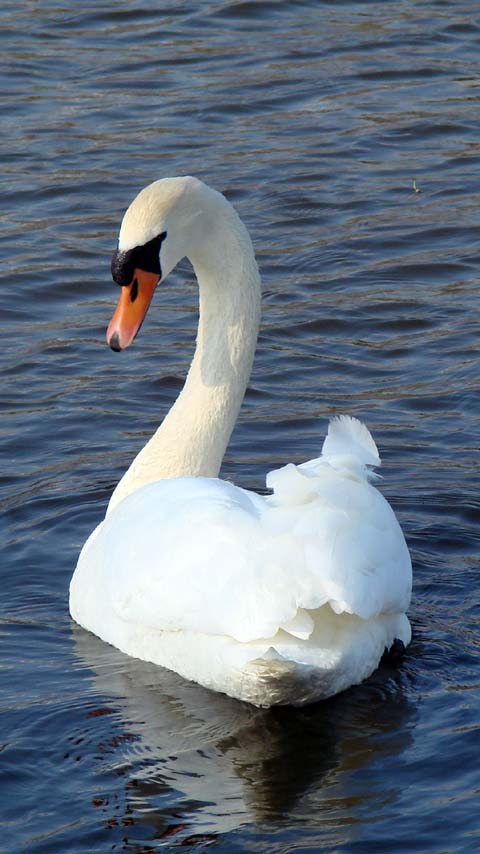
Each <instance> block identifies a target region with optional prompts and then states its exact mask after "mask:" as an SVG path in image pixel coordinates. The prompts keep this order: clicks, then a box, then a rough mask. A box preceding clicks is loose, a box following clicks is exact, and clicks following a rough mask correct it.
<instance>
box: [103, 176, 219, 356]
mask: <svg viewBox="0 0 480 854" xmlns="http://www.w3.org/2000/svg"><path fill="white" fill-rule="evenodd" d="M213 192H214V191H211V190H210V189H209V188H208V187H206V185H205V184H203V183H202V182H201V181H198V180H197V179H196V178H190V177H185V178H163V179H162V180H160V181H155V182H154V183H153V184H150V185H149V186H148V187H145V189H143V190H142V191H141V192H140V193H139V194H138V196H137V197H136V198H135V199H134V200H133V202H132V203H131V205H130V207H129V208H128V210H127V211H126V213H125V216H124V217H123V221H122V225H121V228H120V235H119V239H118V248H117V249H116V251H115V252H114V254H113V258H112V276H113V279H114V281H115V282H116V283H117V285H120V287H121V292H120V299H119V301H118V305H117V308H116V310H115V313H114V315H113V317H112V319H111V321H110V324H109V326H108V329H107V343H108V344H109V345H110V347H111V348H112V350H124V349H125V347H128V346H129V345H130V344H131V343H132V341H133V340H134V338H135V336H136V334H137V332H138V331H139V329H140V327H141V325H142V323H143V320H144V317H145V315H146V313H147V310H148V307H149V305H150V302H151V299H152V297H153V294H154V291H155V288H156V287H157V285H158V283H159V282H161V281H162V280H163V279H164V278H165V277H166V276H167V275H168V274H169V273H170V271H171V270H173V268H174V267H175V265H176V264H177V263H178V262H179V261H180V260H181V258H183V257H184V256H185V254H186V248H187V247H189V246H191V245H192V244H194V243H195V241H196V240H198V238H199V233H200V231H201V229H199V228H198V226H194V223H195V222H196V221H198V220H199V218H200V219H201V214H202V212H203V208H204V206H205V203H206V204H207V207H208V202H209V195H210V194H213ZM219 195H220V194H218V193H215V196H219Z"/></svg>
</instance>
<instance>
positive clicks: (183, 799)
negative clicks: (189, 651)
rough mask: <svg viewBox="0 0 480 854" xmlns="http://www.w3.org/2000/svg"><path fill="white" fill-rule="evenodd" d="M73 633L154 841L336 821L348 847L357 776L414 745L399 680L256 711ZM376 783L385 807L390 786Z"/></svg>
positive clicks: (380, 679) (361, 794)
mask: <svg viewBox="0 0 480 854" xmlns="http://www.w3.org/2000/svg"><path fill="white" fill-rule="evenodd" d="M72 630H73V637H74V644H75V652H76V655H77V657H78V659H79V660H80V661H81V663H82V665H86V666H87V667H88V668H89V670H90V671H91V673H92V678H93V683H92V692H93V693H94V694H95V695H96V696H97V697H98V696H99V695H100V696H102V697H103V698H105V699H104V702H105V703H106V704H108V705H110V706H112V707H113V708H114V709H115V711H118V713H119V715H120V718H121V721H120V726H121V727H123V728H124V730H125V732H126V733H128V736H129V737H128V742H125V749H124V754H125V752H126V753H127V755H126V756H125V755H124V754H123V755H122V757H121V761H122V763H123V769H125V776H124V779H125V780H126V790H127V791H128V801H129V803H130V804H131V806H133V808H134V811H135V813H136V814H138V811H140V812H141V813H142V819H141V821H142V824H145V823H147V824H148V825H150V826H151V827H152V826H153V829H154V836H155V837H156V838H159V837H162V836H165V834H166V832H170V831H169V830H168V828H169V827H170V828H171V827H172V816H173V817H174V819H176V818H178V829H179V832H180V831H182V832H183V831H184V829H185V828H186V829H187V831H188V833H190V834H191V833H192V832H193V833H195V834H212V835H217V834H225V833H227V832H229V831H232V830H234V829H236V828H238V827H239V826H241V825H242V824H245V823H248V822H252V821H254V822H265V821H268V822H276V823H281V822H282V820H283V819H284V818H287V817H288V821H289V822H290V823H291V822H292V821H295V822H297V821H300V822H306V823H307V824H309V825H313V826H317V827H318V826H319V825H320V824H321V823H322V822H326V821H330V820H331V819H332V818H335V822H336V823H337V824H338V823H339V824H340V825H342V826H343V831H342V832H345V834H346V836H345V839H344V840H343V841H346V840H347V839H349V838H350V836H349V834H350V832H351V830H350V828H351V826H352V814H353V813H355V811H356V807H357V806H359V805H360V804H361V803H362V802H363V801H364V798H365V795H366V792H365V791H362V790H361V786H360V787H359V780H358V779H356V778H357V777H358V774H357V772H358V771H359V769H360V770H362V769H363V768H367V769H368V766H371V765H373V764H374V763H377V762H378V761H379V760H380V761H381V760H382V758H385V759H388V756H389V755H399V754H401V753H403V752H404V750H405V749H406V748H407V747H408V746H409V744H410V741H411V735H410V733H411V729H412V726H413V724H414V720H415V712H414V707H413V705H412V704H410V703H409V701H408V699H407V697H406V692H405V691H404V690H403V689H402V687H401V681H402V679H405V675H404V674H402V673H401V672H398V671H393V670H391V671H388V670H385V669H384V670H383V671H377V674H376V675H375V676H374V677H373V678H372V679H371V680H369V682H367V683H365V684H363V685H361V686H359V687H358V688H355V689H351V690H350V691H348V692H346V693H345V694H343V695H340V696H338V697H336V698H334V699H332V700H330V701H324V702H323V703H320V704H317V705H316V706H310V707H306V708H303V709H301V710H298V709H296V710H294V709H273V710H272V709H270V710H262V709H256V708H254V707H253V706H249V705H247V704H242V703H240V702H238V701H237V700H232V699H230V698H229V697H226V696H225V695H223V694H216V693H213V692H211V691H208V690H207V689H204V688H202V687H200V686H198V685H195V684H194V683H190V682H186V681H185V680H183V679H182V678H181V677H179V676H177V674H175V673H172V672H170V671H168V670H165V669H163V668H159V667H157V666H156V665H153V664H148V663H145V662H142V661H139V660H137V659H133V658H129V657H127V656H125V655H123V654H122V653H120V652H118V651H117V650H116V649H113V648H112V647H110V646H108V645H107V644H104V643H103V642H102V641H100V640H99V639H98V638H96V637H95V636H93V635H91V634H89V633H88V632H85V631H84V630H83V629H81V628H79V627H78V626H76V625H74V626H73V627H72ZM117 741H118V738H117ZM122 773H123V772H122ZM383 782H384V785H383V786H382V792H381V793H380V792H379V793H378V796H379V797H380V796H381V798H382V799H384V798H385V797H386V796H387V795H388V791H387V789H388V785H389V782H392V783H393V781H389V780H388V778H387V779H386V780H385V781H383ZM368 785H369V786H370V784H368ZM392 792H393V797H394V796H395V791H394V786H393V788H392V791H391V792H390V794H392ZM374 796H375V793H374V792H373V793H372V792H371V791H368V797H369V798H370V801H371V800H372V797H373V798H374ZM129 812H130V809H129ZM360 812H361V809H360ZM174 830H175V827H174ZM172 832H173V831H172ZM342 838H343V837H342Z"/></svg>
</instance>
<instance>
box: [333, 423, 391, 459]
mask: <svg viewBox="0 0 480 854" xmlns="http://www.w3.org/2000/svg"><path fill="white" fill-rule="evenodd" d="M322 454H323V456H324V457H326V459H327V460H328V459H329V457H330V458H331V457H338V456H342V457H343V456H350V457H355V458H356V459H357V460H358V461H359V462H360V463H362V464H363V465H366V466H379V465H380V464H381V460H380V456H379V453H378V449H377V446H376V444H375V442H374V440H373V438H372V436H371V433H370V431H369V430H368V428H367V427H365V424H362V422H361V421H359V420H358V419H357V418H352V417H351V416H350V415H338V416H336V417H335V418H332V419H331V421H330V424H329V426H328V433H327V436H326V438H325V441H324V443H323V448H322Z"/></svg>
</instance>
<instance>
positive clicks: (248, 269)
mask: <svg viewBox="0 0 480 854" xmlns="http://www.w3.org/2000/svg"><path fill="white" fill-rule="evenodd" d="M185 256H187V257H188V258H189V259H190V261H191V263H192V264H193V267H194V269H195V273H196V276H197V279H198V284H199V289H200V319H199V327H198V337H197V346H196V350H195V355H194V358H193V361H192V364H191V367H190V370H189V372H188V376H187V379H186V382H185V386H184V388H183V390H182V392H181V394H180V395H179V397H178V399H177V401H176V403H175V405H174V406H173V407H172V409H171V410H170V412H169V413H168V415H167V416H166V418H165V419H164V421H163V423H162V424H161V426H160V427H159V429H158V430H157V432H156V433H155V434H154V436H153V437H152V438H151V439H150V441H149V442H148V443H147V444H146V446H145V447H144V448H143V450H142V451H141V452H140V453H139V454H138V456H137V457H136V459H135V460H134V461H133V463H132V464H131V466H130V468H129V469H128V471H127V472H126V474H125V475H124V476H123V477H122V479H121V480H120V482H119V484H118V486H117V487H116V489H115V490H114V492H113V495H112V497H111V500H110V503H109V506H108V510H107V515H106V517H105V519H104V520H103V522H101V524H100V525H99V526H98V527H97V528H96V529H95V531H94V532H93V533H92V534H91V536H90V537H89V539H88V540H87V542H86V543H85V545H84V547H83V549H82V552H81V554H80V557H79V560H78V564H77V568H76V570H75V573H74V575H73V578H72V582H71V587H70V611H71V614H72V617H73V618H74V620H76V621H77V622H78V623H80V625H82V626H84V627H85V628H86V629H89V630H90V631H92V632H94V633H95V634H96V635H98V636H99V637H100V638H102V639H103V640H105V641H108V642H109V643H111V644H113V645H114V646H116V647H118V648H119V649H120V650H122V651H123V652H125V653H127V654H128V655H132V656H136V657H137V658H142V659H145V660H147V661H152V662H155V663H156V664H160V665H163V666H165V667H168V668H170V669H171V670H175V671H177V672H178V673H179V674H181V675H182V676H184V677H186V678H187V679H191V680H194V681H196V682H199V683H200V684H202V685H205V686H207V687H209V688H213V689H216V690H217V691H223V692H225V693H226V694H230V695H231V696H233V697H238V698H240V699H242V700H247V701H249V702H252V703H255V704H257V705H261V706H271V705H273V704H277V703H289V704H296V705H299V704H302V703H306V702H311V701H313V700H317V699H320V698H323V697H328V696H331V695H332V694H335V693H337V692H338V691H342V690H343V689H345V688H347V687H348V686H350V685H352V684H355V683H358V682H360V681H361V680H362V679H364V678H366V677H367V676H369V675H370V674H371V673H372V672H373V670H374V669H375V668H376V667H377V665H378V663H379V660H380V658H381V656H382V654H383V652H384V650H385V649H389V648H390V647H391V646H392V644H393V643H394V641H395V640H396V639H398V640H399V641H401V642H402V643H403V644H405V645H406V644H408V642H409V640H410V625H409V622H408V619H407V617H406V615H405V610H406V608H407V607H408V604H409V601H410V593H411V563H410V557H409V553H408V550H407V546H406V544H405V540H404V537H403V534H402V531H401V529H400V526H399V524H398V522H397V520H396V518H395V516H394V513H393V511H392V509H391V508H390V506H389V504H388V503H387V501H386V500H385V499H384V498H383V496H382V495H381V493H380V492H378V490H377V489H375V487H374V486H372V484H371V483H370V481H371V480H372V478H373V477H374V475H373V474H372V472H371V467H373V466H377V465H379V464H380V458H379V456H378V451H377V448H376V445H375V443H374V441H373V439H372V437H371V435H370V433H369V432H368V430H367V428H366V427H365V426H363V425H362V424H361V423H360V422H359V421H357V420H356V419H353V418H348V417H346V416H341V417H339V418H335V419H333V420H332V421H331V422H330V426H329V430H328V435H327V438H326V440H325V442H324V445H323V450H322V456H321V457H320V458H319V459H316V460H312V461H310V462H306V463H303V464H302V465H300V466H295V465H293V464H291V463H290V464H288V465H286V466H284V467H283V468H281V469H278V470H276V471H272V472H270V473H269V474H268V475H267V486H268V487H269V488H270V489H271V490H273V494H272V495H270V496H268V497H263V496H260V495H256V494H254V493H252V492H248V491H246V490H243V489H239V488H238V487H235V486H233V485H232V484H231V483H227V482H225V481H222V480H219V479H218V478H217V475H218V472H219V469H220V465H221V461H222V458H223V455H224V452H225V448H226V446H227V443H228V441H229V438H230V434H231V431H232V429H233V425H234V423H235V420H236V417H237V414H238V411H239V408H240V405H241V402H242V399H243V395H244V392H245V387H246V384H247V381H248V378H249V375H250V370H251V366H252V361H253V354H254V349H255V344H256V339H257V334H258V324H259V314H260V308H259V305H260V279H259V275H258V270H257V266H256V263H255V258H254V254H253V249H252V245H251V242H250V238H249V236H248V233H247V231H246V229H245V227H244V226H243V224H242V222H241V220H240V219H239V217H238V215H237V214H236V212H235V210H234V209H233V207H232V206H231V205H230V204H229V202H227V200H226V199H225V198H224V197H223V196H222V195H221V194H220V193H217V192H215V191H214V190H212V189H210V188H209V187H207V186H206V185H205V184H203V183H202V182H201V181H198V180H197V179H195V178H191V177H184V178H165V179H163V180H161V181H156V182H155V183H153V184H151V185H150V186H148V187H146V188H145V189H144V190H142V191H141V193H139V195H138V196H137V197H136V199H134V201H133V202H132V204H131V205H130V207H129V208H128V210H127V212H126V214H125V216H124V219H123V222H122V226H121V229H120V237H119V244H118V250H117V251H116V253H115V254H114V257H113V261H112V273H113V276H114V279H115V280H116V281H117V282H118V284H120V285H122V288H121V295H120V300H119V304H118V306H117V309H116V311H115V314H114V316H113V318H112V321H111V323H110V325H109V328H108V332H107V340H108V342H109V344H110V346H111V347H112V348H113V349H115V350H119V349H123V348H125V347H127V346H128V345H129V344H130V343H131V342H132V341H133V339H134V337H135V334H136V332H137V331H138V329H139V327H140V325H141V322H142V320H143V317H144V315H145V313H146V311H147V308H148V306H149V303H150V300H151V298H152V295H153V292H154V290H155V287H156V285H157V284H158V282H159V281H163V279H165V277H166V276H167V275H168V273H169V272H170V271H171V270H172V269H173V268H174V267H175V265H176V264H177V263H178V261H179V260H180V259H181V258H183V257H185Z"/></svg>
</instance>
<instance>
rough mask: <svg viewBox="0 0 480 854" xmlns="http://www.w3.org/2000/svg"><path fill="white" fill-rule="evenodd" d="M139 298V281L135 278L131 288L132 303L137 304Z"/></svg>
mask: <svg viewBox="0 0 480 854" xmlns="http://www.w3.org/2000/svg"><path fill="white" fill-rule="evenodd" d="M137 297H138V279H137V277H136V276H135V278H134V280H133V284H132V286H131V288H130V302H135V300H136V299H137Z"/></svg>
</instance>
